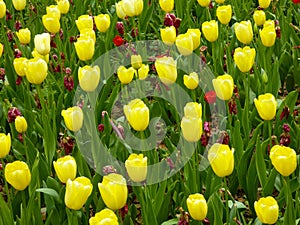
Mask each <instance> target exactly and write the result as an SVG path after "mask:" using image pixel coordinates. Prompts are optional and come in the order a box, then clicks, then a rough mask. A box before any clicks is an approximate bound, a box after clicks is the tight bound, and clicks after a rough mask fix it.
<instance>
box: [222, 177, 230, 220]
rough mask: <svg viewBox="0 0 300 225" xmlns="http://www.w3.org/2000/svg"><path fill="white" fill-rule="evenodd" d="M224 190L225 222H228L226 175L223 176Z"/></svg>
mask: <svg viewBox="0 0 300 225" xmlns="http://www.w3.org/2000/svg"><path fill="white" fill-rule="evenodd" d="M223 183H224V189H225V190H224V191H225V209H226V224H228V223H229V207H228V186H227V177H224V181H223Z"/></svg>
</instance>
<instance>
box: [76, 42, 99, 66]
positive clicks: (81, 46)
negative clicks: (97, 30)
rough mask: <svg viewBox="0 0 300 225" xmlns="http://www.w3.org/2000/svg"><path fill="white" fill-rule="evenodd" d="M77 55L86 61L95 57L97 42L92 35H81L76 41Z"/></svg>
mask: <svg viewBox="0 0 300 225" xmlns="http://www.w3.org/2000/svg"><path fill="white" fill-rule="evenodd" d="M74 45H75V50H76V53H77V56H78V58H79V59H80V60H82V61H86V60H90V59H92V58H93V56H94V53H95V42H94V40H93V39H92V38H90V37H81V38H79V39H77V42H75V43H74Z"/></svg>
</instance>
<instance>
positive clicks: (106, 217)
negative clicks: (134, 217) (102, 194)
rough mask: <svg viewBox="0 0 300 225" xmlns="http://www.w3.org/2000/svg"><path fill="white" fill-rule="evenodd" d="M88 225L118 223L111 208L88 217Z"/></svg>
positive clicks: (114, 224) (115, 224)
mask: <svg viewBox="0 0 300 225" xmlns="http://www.w3.org/2000/svg"><path fill="white" fill-rule="evenodd" d="M89 225H119V222H118V217H117V216H116V214H115V213H114V212H113V211H112V210H110V209H103V210H101V211H100V212H97V213H96V214H95V216H93V217H91V218H90V220H89Z"/></svg>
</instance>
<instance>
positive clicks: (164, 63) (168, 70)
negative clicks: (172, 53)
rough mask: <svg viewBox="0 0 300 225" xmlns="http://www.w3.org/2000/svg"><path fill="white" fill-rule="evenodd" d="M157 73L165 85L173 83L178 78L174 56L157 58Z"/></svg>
mask: <svg viewBox="0 0 300 225" xmlns="http://www.w3.org/2000/svg"><path fill="white" fill-rule="evenodd" d="M155 68H156V71H157V74H158V76H159V78H160V80H161V82H163V83H164V84H165V85H169V84H173V83H174V82H175V81H176V79H177V63H176V61H175V60H174V59H173V58H172V57H167V56H164V57H162V58H157V59H156V60H155Z"/></svg>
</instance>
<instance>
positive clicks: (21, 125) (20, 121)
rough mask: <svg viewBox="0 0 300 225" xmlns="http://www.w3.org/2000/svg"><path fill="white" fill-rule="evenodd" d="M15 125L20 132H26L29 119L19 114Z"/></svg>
mask: <svg viewBox="0 0 300 225" xmlns="http://www.w3.org/2000/svg"><path fill="white" fill-rule="evenodd" d="M15 127H16V130H17V131H18V132H19V133H24V132H26V130H27V121H26V119H25V118H24V117H23V116H17V117H16V120H15Z"/></svg>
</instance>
